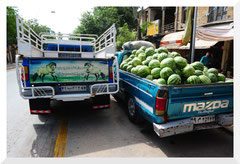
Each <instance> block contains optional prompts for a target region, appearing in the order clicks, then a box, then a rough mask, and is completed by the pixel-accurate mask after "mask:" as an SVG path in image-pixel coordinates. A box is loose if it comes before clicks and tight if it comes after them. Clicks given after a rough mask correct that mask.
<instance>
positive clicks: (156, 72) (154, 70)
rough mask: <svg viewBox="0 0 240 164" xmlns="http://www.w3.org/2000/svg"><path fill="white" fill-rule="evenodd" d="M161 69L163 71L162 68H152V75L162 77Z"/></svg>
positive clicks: (155, 77)
mask: <svg viewBox="0 0 240 164" xmlns="http://www.w3.org/2000/svg"><path fill="white" fill-rule="evenodd" d="M160 71H161V68H153V69H152V70H151V75H152V76H153V78H154V79H157V78H159V77H160Z"/></svg>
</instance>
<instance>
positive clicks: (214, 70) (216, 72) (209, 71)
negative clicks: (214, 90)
mask: <svg viewBox="0 0 240 164" xmlns="http://www.w3.org/2000/svg"><path fill="white" fill-rule="evenodd" d="M207 73H214V74H215V75H216V76H217V75H218V70H217V69H216V68H209V69H208V71H207Z"/></svg>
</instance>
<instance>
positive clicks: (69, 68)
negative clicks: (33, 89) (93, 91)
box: [23, 58, 112, 85]
mask: <svg viewBox="0 0 240 164" xmlns="http://www.w3.org/2000/svg"><path fill="white" fill-rule="evenodd" d="M23 65H24V66H28V67H29V70H28V71H29V72H28V75H29V83H30V84H33V85H42V84H43V83H48V85H49V84H50V85H54V84H59V83H75V84H76V83H83V82H84V83H86V82H94V83H97V82H108V81H109V72H110V66H111V65H112V60H109V59H86V58H85V59H83V58H67V59H66V58H24V59H23Z"/></svg>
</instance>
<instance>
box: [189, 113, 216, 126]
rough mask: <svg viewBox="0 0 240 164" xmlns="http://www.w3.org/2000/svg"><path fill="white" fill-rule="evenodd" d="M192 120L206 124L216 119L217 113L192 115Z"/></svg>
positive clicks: (195, 122)
mask: <svg viewBox="0 0 240 164" xmlns="http://www.w3.org/2000/svg"><path fill="white" fill-rule="evenodd" d="M191 120H192V121H193V123H194V124H204V123H209V122H214V121H215V115H208V116H202V117H192V118H191Z"/></svg>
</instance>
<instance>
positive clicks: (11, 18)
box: [7, 7, 18, 45]
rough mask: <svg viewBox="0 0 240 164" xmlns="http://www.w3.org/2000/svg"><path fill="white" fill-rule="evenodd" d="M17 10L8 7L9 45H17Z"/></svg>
mask: <svg viewBox="0 0 240 164" xmlns="http://www.w3.org/2000/svg"><path fill="white" fill-rule="evenodd" d="M17 12H18V10H17V9H14V8H13V7H7V45H11V44H16V43H17V40H16V37H17V29H16V13H17Z"/></svg>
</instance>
